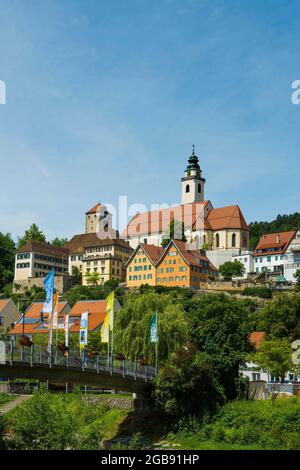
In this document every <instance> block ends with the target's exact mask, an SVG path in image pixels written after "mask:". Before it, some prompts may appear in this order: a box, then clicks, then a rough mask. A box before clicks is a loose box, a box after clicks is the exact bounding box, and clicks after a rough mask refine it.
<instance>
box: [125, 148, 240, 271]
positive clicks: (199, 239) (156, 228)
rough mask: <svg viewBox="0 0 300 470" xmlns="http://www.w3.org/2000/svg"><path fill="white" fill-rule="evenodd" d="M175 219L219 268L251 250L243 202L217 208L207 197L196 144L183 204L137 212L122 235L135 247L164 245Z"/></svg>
mask: <svg viewBox="0 0 300 470" xmlns="http://www.w3.org/2000/svg"><path fill="white" fill-rule="evenodd" d="M171 221H177V222H178V223H177V226H178V225H179V227H181V226H183V227H184V234H185V237H186V239H187V243H188V244H189V245H190V249H193V250H198V249H205V250H206V253H207V256H208V258H209V260H210V261H211V262H212V263H213V264H214V266H216V267H217V268H218V267H219V266H220V265H221V264H223V263H224V262H226V261H231V260H232V255H235V254H239V253H240V252H241V251H245V250H248V245H249V228H248V225H247V223H246V221H245V218H244V216H243V214H242V211H241V209H240V208H239V206H238V205H232V206H226V207H219V208H214V207H213V205H212V203H211V201H210V200H208V199H205V178H204V177H203V176H202V171H201V168H200V165H199V159H198V157H197V155H196V154H195V150H194V148H193V152H192V155H191V156H190V158H189V159H188V164H187V167H186V169H185V172H184V176H183V177H182V178H181V204H180V205H178V206H175V207H169V208H167V209H163V208H162V209H158V210H155V211H150V212H143V213H137V214H135V215H134V216H133V217H132V219H131V220H130V222H129V223H128V225H127V227H126V228H125V230H124V231H123V233H122V235H121V238H125V239H126V240H128V241H129V243H130V245H131V247H132V248H134V249H135V248H136V247H137V246H138V244H139V243H148V244H151V245H156V246H161V243H162V241H163V239H164V237H167V234H168V230H169V227H170V223H171ZM174 238H176V236H175V237H174Z"/></svg>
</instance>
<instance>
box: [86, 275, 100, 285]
mask: <svg viewBox="0 0 300 470" xmlns="http://www.w3.org/2000/svg"><path fill="white" fill-rule="evenodd" d="M85 277H86V281H87V283H88V285H92V286H97V285H98V284H99V279H100V274H99V273H95V272H94V273H87V274H86V275H85Z"/></svg>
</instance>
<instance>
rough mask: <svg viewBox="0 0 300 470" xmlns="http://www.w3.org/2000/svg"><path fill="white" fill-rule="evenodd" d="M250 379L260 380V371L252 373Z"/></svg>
mask: <svg viewBox="0 0 300 470" xmlns="http://www.w3.org/2000/svg"><path fill="white" fill-rule="evenodd" d="M252 380H260V373H253V374H252Z"/></svg>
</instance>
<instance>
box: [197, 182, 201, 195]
mask: <svg viewBox="0 0 300 470" xmlns="http://www.w3.org/2000/svg"><path fill="white" fill-rule="evenodd" d="M198 193H201V184H200V183H199V184H198Z"/></svg>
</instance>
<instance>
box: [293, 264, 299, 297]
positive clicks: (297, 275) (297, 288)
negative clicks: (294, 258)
mask: <svg viewBox="0 0 300 470" xmlns="http://www.w3.org/2000/svg"><path fill="white" fill-rule="evenodd" d="M294 278H295V279H296V284H295V291H296V292H300V269H297V271H296V272H295V274H294Z"/></svg>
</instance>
